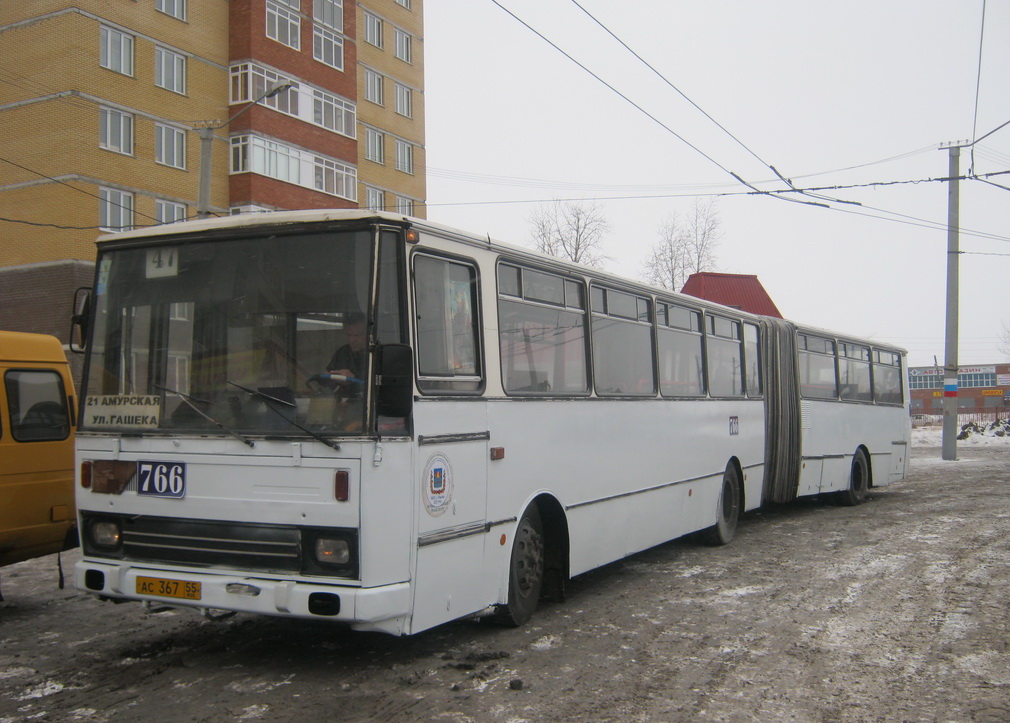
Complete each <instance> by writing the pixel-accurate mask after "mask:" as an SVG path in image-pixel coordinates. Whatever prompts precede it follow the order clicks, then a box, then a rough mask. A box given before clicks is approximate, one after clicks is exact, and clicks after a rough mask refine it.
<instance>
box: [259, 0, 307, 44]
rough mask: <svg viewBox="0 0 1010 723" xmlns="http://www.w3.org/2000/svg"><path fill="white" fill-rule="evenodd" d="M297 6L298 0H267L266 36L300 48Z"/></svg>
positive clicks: (299, 19) (299, 22) (300, 23)
mask: <svg viewBox="0 0 1010 723" xmlns="http://www.w3.org/2000/svg"><path fill="white" fill-rule="evenodd" d="M299 6H300V2H299V0H267V37H268V38H270V39H271V40H276V41H277V42H278V43H282V44H284V45H287V46H288V47H289V48H294V49H295V50H301V47H302V43H301V36H300V33H301V29H302V21H301V17H300V16H299V15H298V10H299Z"/></svg>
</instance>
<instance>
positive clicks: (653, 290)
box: [98, 208, 904, 353]
mask: <svg viewBox="0 0 1010 723" xmlns="http://www.w3.org/2000/svg"><path fill="white" fill-rule="evenodd" d="M327 221H335V222H345V223H347V222H354V221H360V222H367V221H377V222H382V223H387V224H391V225H400V226H403V225H410V226H414V227H415V228H418V229H419V230H421V231H427V232H429V233H434V234H436V235H444V236H447V237H449V238H454V239H456V240H458V241H462V242H464V243H467V244H470V245H473V246H480V247H483V248H487V247H489V246H490V247H493V248H495V249H497V250H498V251H501V252H507V253H510V254H512V255H513V256H515V257H517V258H523V257H525V258H526V259H528V260H531V261H535V262H538V263H540V264H544V265H546V266H549V267H550V266H553V267H555V268H557V269H559V270H568V271H571V272H581V273H583V274H586V275H590V276H593V277H596V278H597V279H598V280H600V281H602V282H603V283H609V284H613V285H615V286H618V287H624V288H628V289H636V288H637V289H639V290H641V291H643V292H644V291H647V292H648V293H650V294H653V295H655V296H656V297H657V298H661V299H664V300H667V301H678V300H679V301H680V302H682V303H689V304H691V305H692V306H695V307H699V308H702V309H706V310H708V311H715V312H720V311H724V312H729V313H732V314H734V315H737V316H739V317H741V318H749V319H752V320H755V321H757V320H759V319H761V318H763V317H762V316H761V315H759V314H753V313H750V312H747V311H742V310H741V309H738V308H733V307H727V306H724V305H723V304H720V303H718V302H714V301H708V300H706V299H703V298H700V297H696V296H692V295H689V294H682V293H679V292H676V291H671V290H669V289H663V288H661V287H656V286H651V285H649V284H647V283H644V282H641V281H636V280H634V279H627V278H624V277H621V276H618V275H615V274H613V273H610V272H607V271H604V270H602V269H594V268H590V267H587V266H582V265H580V264H575V263H572V262H570V261H566V260H564V259H559V258H555V257H551V256H547V255H544V254H542V253H540V252H538V251H536V250H534V249H531V248H528V247H524V246H517V245H515V244H510V243H505V242H502V241H498V240H494V239H492V238H491V237H490V236H487V237H481V236H478V235H476V234H474V233H472V232H468V231H463V230H461V229H458V228H455V227H453V226H447V225H444V224H440V223H436V222H433V221H428V220H427V219H421V218H415V217H412V216H405V215H403V214H398V213H390V212H388V211H371V210H368V209H355V208H330V209H320V208H317V209H304V210H298V211H263V212H258V213H241V214H236V215H233V216H220V217H215V218H203V219H194V220H192V221H178V222H175V223H168V224H158V225H156V226H146V227H144V228H138V229H134V230H133V231H121V232H118V233H110V234H104V235H102V236H100V237H99V238H98V243H99V244H104V243H106V242H119V241H130V240H133V239H137V240H141V239H153V238H157V237H161V236H175V235H177V234H192V233H201V232H207V231H220V230H227V229H239V228H244V227H256V226H272V225H276V226H284V225H295V224H308V223H325V222H327ZM780 318H781V317H780ZM791 323H794V324H796V322H791ZM796 326H798V327H801V328H804V329H805V330H807V331H810V332H814V333H820V334H821V335H824V336H829V337H832V338H840V339H843V340H851V341H860V342H863V343H866V344H868V345H870V346H874V347H878V348H879V347H887V348H889V349H892V350H894V351H900V352H902V353H904V350H903V349H901V348H900V347H897V346H895V345H893V344H887V343H878V342H875V341H871V340H867V339H861V338H860V337H858V336H854V335H850V334H839V333H838V332H833V331H829V330H822V329H815V328H813V327H809V326H806V325H804V324H796Z"/></svg>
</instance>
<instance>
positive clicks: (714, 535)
mask: <svg viewBox="0 0 1010 723" xmlns="http://www.w3.org/2000/svg"><path fill="white" fill-rule="evenodd" d="M715 514H716V518H715V519H716V522H715V524H714V525H712V526H711V527H709V528H707V529H705V530H702V531H701V539H702V540H703V541H704V542H705V543H707V544H709V545H728V544H729V543H730V542H731V541H732V540H733V536H734V535H736V523H737V521H738V520H739V519H740V479H739V475H738V474H737V471H736V465H735V464H733V463H732V462H730V463H729V464H728V465H726V471H725V472H724V473H723V475H722V491H720V493H719V502H718V503H717V504H716V508H715Z"/></svg>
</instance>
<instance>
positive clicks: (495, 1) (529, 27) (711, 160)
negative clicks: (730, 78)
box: [491, 0, 735, 177]
mask: <svg viewBox="0 0 1010 723" xmlns="http://www.w3.org/2000/svg"><path fill="white" fill-rule="evenodd" d="M491 2H492V3H493V4H494V5H496V6H498V8H500V9H501V10H502V11H504V12H505V13H507V14H508V15H509V16H511V17H512V18H513V19H514V20H516V22H518V23H519V24H521V25H522V26H523V27H524V28H526V29H527V30H529V31H530V32H531V33H533V34H534V35H536V36H537V37H538V38H540V39H541V40H543V41H544V42H545V43H547V44H548V45H550V46H551V47H552V48H554V49H555V50H557V51H558V52H559V53H561V54H562V55H564V56H565V57H566V58H568V59H569V60H570V61H572V62H573V63H575V64H576V65H577V66H579V67H580V68H581V69H582V70H584V71H585V72H586V73H588V74H589V75H591V76H592V77H593V78H595V79H596V80H597V81H598V82H599V83H601V84H603V85H604V86H606V87H607V88H608V89H609V90H610V91H611V92H613V93H616V94H617V95H618V96H620V97H621V98H622V99H623V100H624V101H625V102H627V103H628V104H630V105H631V106H632V107H634V108H635V109H636V110H638V111H639V112H641V113H642V114H644V115H645V116H646V117H648V118H649V119H650V120H652V121H653V122H654V123H656V124H657V125H659V126H660V127H661V128H663V129H664V130H665V131H667V132H668V133H670V134H671V135H673V136H674V137H675V138H677V139H678V140H680V141H681V142H682V143H684V144H685V145H686V146H687V147H688V148H690V149H691V150H693V151H694V152H696V153H697V154H698V155H700V156H701V157H702V158H704V159H705V160H707V161H708V162H709V163H711V164H713V165H714V166H716V167H718V168H719V169H721V170H722V171H723V172H724V173H727V174H729V175H731V176H734V177H735V175H734V173H733V172H732V171H731V170H729V169H728V168H726V167H725V166H723V165H722V164H721V163H719V161H717V160H715V159H714V158H712V157H711V156H710V155H708V154H707V153H705V152H704V151H703V150H701V149H700V148H698V146H696V145H694V144H693V143H691V142H690V141H689V140H687V139H686V138H684V137H683V136H682V135H680V134H679V133H677V132H676V131H675V130H673V129H672V128H670V127H669V126H668V125H666V124H665V123H663V121H661V120H659V119H658V118H657V117H656V116H654V115H652V114H651V113H650V112H649V111H647V110H645V108H643V107H642V106H640V105H639V104H638V103H636V102H635V101H633V100H631V98H629V97H628V96H626V95H625V94H624V93H622V92H621V91H619V90H618V89H617V88H615V87H614V86H612V85H611V84H610V83H608V82H607V81H605V80H604V79H603V78H601V77H600V76H599V75H597V74H596V73H594V72H593V71H591V70H590V69H589V68H587V67H586V66H585V65H583V64H582V63H580V62H579V61H578V60H576V59H575V58H574V57H572V55H570V54H569V53H568V52H566V51H565V50H563V49H562V48H561V47H560V46H558V45H557V44H556V43H555V42H554V41H552V40H551V39H550V38H548V37H547V36H545V35H544V34H543V33H541V32H540V31H539V30H537V29H536V28H534V27H533V26H532V25H530V24H529V23H527V22H526V21H525V20H523V19H522V18H520V17H519V16H518V15H516V14H515V13H513V12H512V11H511V10H509V9H508V8H507V7H505V6H504V5H502V4H501V3H500V2H498V0H491Z"/></svg>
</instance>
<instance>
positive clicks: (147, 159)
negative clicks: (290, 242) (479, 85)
mask: <svg viewBox="0 0 1010 723" xmlns="http://www.w3.org/2000/svg"><path fill="white" fill-rule="evenodd" d="M422 4H423V0H360V1H356V0H130V1H129V2H127V1H125V0H124V1H119V0H117V1H115V2H112V1H110V0H31V2H0V58H2V63H0V229H2V233H0V328H3V329H10V330H17V331H43V332H47V333H54V331H56V332H60V333H58V334H57V335H58V336H60V337H61V338H62V339H63V341H64V342H66V341H67V333H66V331H62V329H63V327H67V326H68V324H61V325H58V324H56V322H55V321H54V320H55V319H56V318H60V319H68V318H69V314H70V305H71V299H70V297H69V296H68V297H66V298H63V294H62V292H59V293H58V291H57V290H58V289H63V288H65V287H66V288H70V287H72V286H74V284H76V283H77V281H78V280H79V279H80V277H81V276H87V275H88V274H87V273H85V272H84V271H82V268H81V267H80V264H78V263H75V262H86V263H87V262H92V261H93V260H94V248H95V247H94V241H95V238H96V237H97V236H98V235H99V234H100V233H102V232H104V231H114V230H119V229H126V228H134V227H139V226H147V225H153V224H158V223H170V222H172V221H176V220H180V219H184V218H191V217H194V216H196V215H197V213H198V210H199V206H200V198H201V191H203V196H204V198H205V199H207V203H206V205H207V206H208V207H209V208H208V210H209V212H210V213H212V214H214V215H223V214H229V213H244V212H252V211H263V210H281V209H283V210H287V209H299V208H355V207H370V208H384V209H386V210H392V211H396V212H399V213H404V214H410V215H416V216H424V215H425V206H424V204H425V193H426V191H425V157H424V66H423V54H424V53H423V23H422ZM278 88H280V90H279V91H278V92H276V93H275V94H273V95H270V96H269V97H264V96H266V95H267V94H268V92H269V91H270V90H276V89H278ZM256 100H259V102H258V103H254V101H256ZM201 128H203V129H205V130H203V131H201ZM208 128H209V129H211V130H206V129H208ZM201 134H202V135H204V136H206V137H207V139H208V140H207V141H205V142H202V141H201ZM202 145H207V146H209V150H210V163H209V171H210V173H209V177H208V176H207V175H206V174H205V178H204V180H203V181H201V146H202ZM204 170H207V169H206V168H205V169H204ZM208 181H209V182H208ZM85 271H86V269H85ZM57 277H59V278H57ZM64 277H65V278H64ZM33 279H34V281H33ZM33 283H34V284H35V285H36V286H37V287H41V288H43V289H45V290H46V291H45V294H44V297H45V301H44V302H40V303H38V304H31V303H27V304H26V298H27V297H25V296H24V294H25V293H26V292H25V289H26V288H30V287H31V286H32V285H33ZM32 298H37V294H36V295H35V296H33V297H32ZM57 326H59V327H60V328H59V329H57V328H56V327H57Z"/></svg>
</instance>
